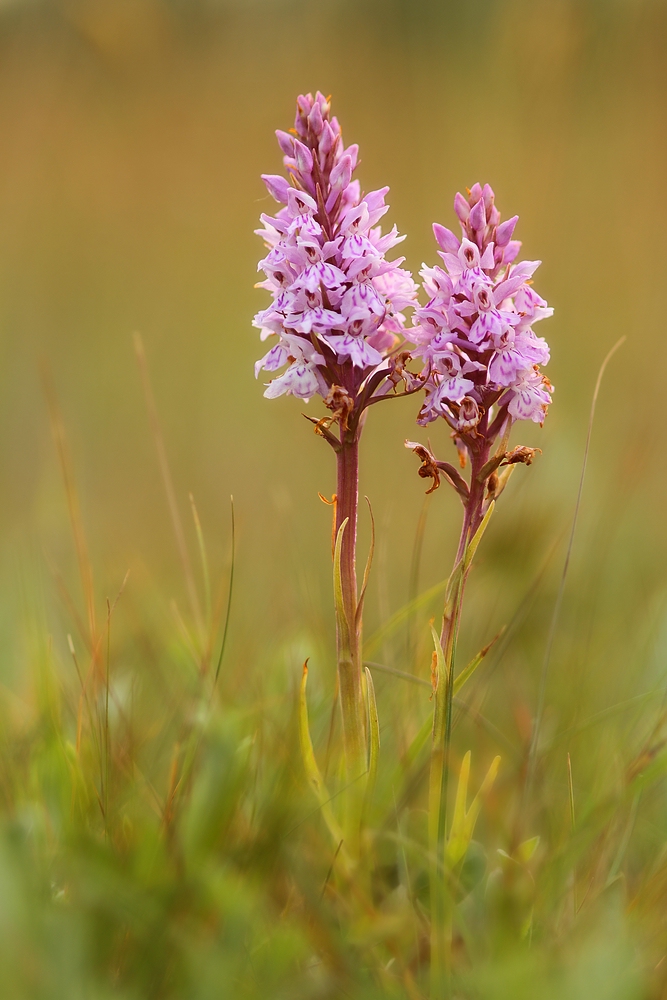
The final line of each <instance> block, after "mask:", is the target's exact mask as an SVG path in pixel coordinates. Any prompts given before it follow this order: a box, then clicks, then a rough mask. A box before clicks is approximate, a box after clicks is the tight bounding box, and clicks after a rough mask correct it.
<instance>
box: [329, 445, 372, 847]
mask: <svg viewBox="0 0 667 1000" xmlns="http://www.w3.org/2000/svg"><path fill="white" fill-rule="evenodd" d="M358 497H359V437H358V433H349V432H348V433H344V434H341V447H340V450H339V451H338V453H337V490H336V536H337V535H338V531H339V529H340V527H341V525H342V524H343V523H344V522H345V521H347V524H346V526H345V530H344V532H343V538H342V546H341V557H340V583H341V590H342V605H343V607H342V611H343V614H344V616H345V621H344V622H341V621H337V623H336V639H337V654H338V686H339V691H340V706H341V715H342V721H343V748H344V753H345V776H346V785H347V791H346V804H345V821H344V829H345V835H346V838H347V844H346V846H347V849H348V851H349V852H350V854H351V856H352V857H355V856H357V855H358V848H359V836H360V827H361V815H362V810H363V800H364V787H365V782H364V780H363V776H364V775H365V774H366V772H367V770H368V759H367V758H368V751H367V734H366V712H365V706H364V696H363V684H362V657H361V623H358V624H357V621H356V619H357V602H358V596H357V571H356V545H357V513H358Z"/></svg>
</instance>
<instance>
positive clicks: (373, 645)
mask: <svg viewBox="0 0 667 1000" xmlns="http://www.w3.org/2000/svg"><path fill="white" fill-rule="evenodd" d="M449 579H450V578H449V577H448V578H447V579H446V580H441V581H440V583H436V584H435V586H434V587H430V588H429V589H428V590H425V591H424V592H423V594H419V596H418V597H415V598H414V599H413V600H412V601H408V603H407V604H404V605H403V607H402V608H399V609H398V611H396V612H394V614H393V615H392V616H391V618H389V620H388V621H387V622H385V624H384V625H381V626H380V628H379V629H377V630H376V631H375V632H374V633H373V635H372V636H370V638H369V639H368V640H367V642H366V643H365V644H364V656H365V657H370V656H371V653H372V651H373V650H374V649H377V648H378V646H379V645H380V643H382V642H383V640H384V639H386V638H387V636H388V635H391V633H392V632H393V631H394V630H395V629H396V628H398V626H399V625H401V624H402V623H403V622H404V621H405V620H406V619H407V618H409V617H410V615H411V614H412V613H413V611H417V609H418V608H421V607H423V606H424V605H425V604H428V602H429V601H431V600H432V599H433V598H434V597H437V596H438V594H441V593H442V591H443V590H446V588H447V584H448V583H449Z"/></svg>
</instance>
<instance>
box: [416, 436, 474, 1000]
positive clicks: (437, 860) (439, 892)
mask: <svg viewBox="0 0 667 1000" xmlns="http://www.w3.org/2000/svg"><path fill="white" fill-rule="evenodd" d="M487 460H488V449H483V450H482V451H481V452H480V454H479V455H476V456H474V457H473V461H472V474H471V477H470V495H469V497H468V501H467V503H466V505H465V511H464V515H463V525H462V527H461V537H460V539H459V547H458V551H457V553H456V560H455V562H454V569H453V570H452V575H451V577H450V579H449V584H448V586H447V592H446V594H445V608H444V613H443V619H442V629H441V632H440V657H439V663H438V685H437V689H436V694H435V699H434V700H435V706H434V715H433V742H432V750H431V771H430V778H429V853H430V857H431V880H430V883H431V996H432V998H433V1000H435V998H438V1000H441V998H442V997H443V996H449V995H450V994H451V950H452V932H453V916H454V909H453V900H452V899H451V897H450V895H449V892H448V888H447V884H446V874H447V873H446V868H445V845H446V840H447V799H448V791H449V771H450V748H451V737H452V706H453V700H454V664H455V658H456V641H457V638H458V631H459V624H460V620H461V608H462V604H463V593H464V590H465V585H466V580H467V577H468V573H469V571H470V566H469V565H468V566H466V561H467V560H466V554H467V549H468V544H469V542H470V540H471V538H472V537H473V535H474V533H475V531H476V530H477V528H478V527H479V525H480V523H481V520H482V505H483V500H484V489H485V483H484V482H481V483H480V482H479V481H478V478H477V477H478V474H479V470H480V469H482V468H483V466H484V464H485V462H486V461H487ZM443 675H444V676H443ZM443 681H444V690H443Z"/></svg>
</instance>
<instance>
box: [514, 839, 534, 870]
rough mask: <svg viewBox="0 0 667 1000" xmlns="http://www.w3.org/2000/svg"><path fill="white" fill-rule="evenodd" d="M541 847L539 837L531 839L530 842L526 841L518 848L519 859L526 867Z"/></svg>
mask: <svg viewBox="0 0 667 1000" xmlns="http://www.w3.org/2000/svg"><path fill="white" fill-rule="evenodd" d="M539 845H540V838H539V837H530V839H529V840H524V841H523V843H521V844H519V846H518V847H517V851H516V853H517V857H518V858H519V860H520V861H522V862H523V863H524V865H525V864H526V863H527V862H528V861H530V859H531V858H532V856H533V854H534V853H535V851H536V850H537V848H538V847H539Z"/></svg>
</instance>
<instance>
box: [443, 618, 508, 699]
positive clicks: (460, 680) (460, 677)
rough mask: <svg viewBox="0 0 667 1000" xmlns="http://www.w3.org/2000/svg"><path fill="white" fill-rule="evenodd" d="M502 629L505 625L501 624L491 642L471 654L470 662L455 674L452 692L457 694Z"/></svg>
mask: <svg viewBox="0 0 667 1000" xmlns="http://www.w3.org/2000/svg"><path fill="white" fill-rule="evenodd" d="M504 631H505V626H504V625H503V627H502V628H501V630H500V632H499V633H498V635H496V636H494V638H493V639H492V640H491V642H490V643H488V645H486V646H485V647H484V649H480V651H479V653H478V654H477V655H476V656H473V658H472V660H471V661H470V663H469V664H468V665H467V666H466V667H464V669H463V670H462V671H461V673H460V674H457V676H456V677H455V678H454V694H458V693H459V691H460V690H461V688H462V687H463V685H464V684H465V683H466V681H469V680H470V678H471V677H472V675H473V674H474V673H475V671H476V670H477V667H478V666H479V665H480V663H481V662H482V660H483V659H484V657H485V656H486V654H487V653H488V652H489V650H490V649H491V648H492V647H493V646H494V645H495V644H496V642H497V641H498V639H500V637H501V635H502V634H503V632H504Z"/></svg>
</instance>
